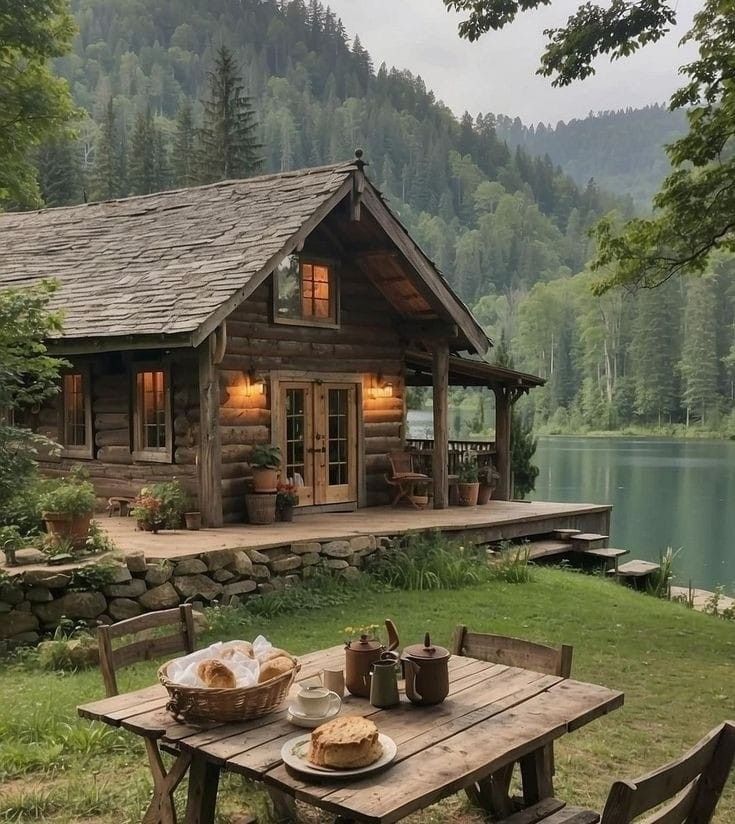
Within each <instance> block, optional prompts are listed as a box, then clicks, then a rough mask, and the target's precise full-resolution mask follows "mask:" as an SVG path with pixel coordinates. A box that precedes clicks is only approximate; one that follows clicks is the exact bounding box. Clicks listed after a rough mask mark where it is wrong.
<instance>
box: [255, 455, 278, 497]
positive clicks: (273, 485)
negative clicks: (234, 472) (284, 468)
mask: <svg viewBox="0 0 735 824" xmlns="http://www.w3.org/2000/svg"><path fill="white" fill-rule="evenodd" d="M250 467H251V469H252V471H253V491H254V492H256V493H257V492H276V491H277V484H278V470H279V469H280V467H281V450H280V449H279V448H278V447H277V446H273V444H258V445H257V446H256V447H255V448H254V449H253V454H252V455H251V456H250Z"/></svg>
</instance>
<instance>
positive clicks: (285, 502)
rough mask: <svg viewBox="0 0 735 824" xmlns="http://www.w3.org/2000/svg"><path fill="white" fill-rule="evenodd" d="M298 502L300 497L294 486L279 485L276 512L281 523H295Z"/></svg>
mask: <svg viewBox="0 0 735 824" xmlns="http://www.w3.org/2000/svg"><path fill="white" fill-rule="evenodd" d="M298 502H299V496H298V494H297V492H296V487H295V486H294V485H293V484H283V483H279V484H278V492H277V493H276V512H277V513H278V517H279V519H280V520H281V521H293V509H294V507H295V506H296V505H297V504H298Z"/></svg>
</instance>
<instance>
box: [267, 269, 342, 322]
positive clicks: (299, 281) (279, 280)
mask: <svg viewBox="0 0 735 824" xmlns="http://www.w3.org/2000/svg"><path fill="white" fill-rule="evenodd" d="M273 277H274V281H275V287H274V290H273V291H274V298H275V309H274V313H273V314H274V319H275V321H276V322H277V323H301V324H306V325H311V324H315V325H320V326H321V325H327V326H334V325H336V323H337V282H336V276H335V266H334V264H333V263H332V262H329V261H325V260H319V259H310V258H308V257H299V256H298V255H289V256H288V257H287V258H285V259H284V260H283V262H282V263H281V265H280V266H279V267H278V268H277V269H276V271H275V272H274V275H273Z"/></svg>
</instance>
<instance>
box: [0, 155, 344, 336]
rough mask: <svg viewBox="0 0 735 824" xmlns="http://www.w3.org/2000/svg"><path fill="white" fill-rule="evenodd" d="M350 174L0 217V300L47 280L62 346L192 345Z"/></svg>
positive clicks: (302, 174) (287, 176)
mask: <svg viewBox="0 0 735 824" xmlns="http://www.w3.org/2000/svg"><path fill="white" fill-rule="evenodd" d="M354 170H355V165H354V164H352V163H346V164H339V165H333V166H325V167H321V168H316V169H305V170H302V171H298V172H292V173H284V174H280V175H268V176H264V177H257V178H250V179H246V180H236V181H225V182H222V183H215V184H212V185H210V186H201V187H197V188H192V189H182V190H177V191H169V192H161V193H158V194H152V195H144V196H139V197H130V198H125V199H122V200H113V201H106V202H102V203H88V204H83V205H80V206H70V207H64V208H58V209H44V210H41V211H36V212H16V213H7V214H0V288H8V287H25V286H31V285H33V284H34V283H38V282H39V281H40V280H42V279H44V278H54V279H55V280H57V281H58V284H59V289H58V291H57V292H56V293H55V294H54V296H53V298H52V303H51V306H52V308H54V309H60V310H62V311H63V317H64V333H63V336H64V338H65V339H80V338H81V339H87V338H95V339H100V338H113V337H114V338H116V337H128V336H135V337H140V336H147V335H150V336H171V335H178V336H192V339H194V338H195V337H196V333H197V332H198V331H199V330H201V329H202V327H203V326H204V324H205V323H206V322H207V321H208V320H209V319H210V318H211V317H212V316H213V315H214V314H215V313H217V311H218V310H221V309H222V307H223V306H224V305H226V304H227V303H228V302H229V301H230V300H233V299H236V298H237V295H238V293H242V292H243V290H244V289H247V285H248V283H249V281H251V280H252V279H253V278H255V277H256V276H258V275H259V274H262V273H263V271H264V270H265V269H266V267H268V268H269V270H270V269H272V268H273V265H274V263H275V262H277V260H278V258H279V256H280V255H281V254H285V253H287V252H290V251H291V249H290V248H288V245H289V241H290V240H291V239H292V238H293V237H294V235H296V234H297V233H298V232H299V231H300V230H301V229H302V228H303V227H304V225H305V224H307V223H308V222H309V221H310V219H313V218H314V216H315V215H318V214H319V213H320V212H321V211H323V210H324V208H325V207H329V208H331V205H330V204H331V203H333V202H334V200H335V198H339V199H341V196H340V192H341V191H342V190H343V189H344V194H346V193H347V191H348V190H349V188H346V187H349V186H350V185H351V184H350V182H349V181H350V179H351V175H352V173H353V171H354ZM284 250H286V251H284ZM194 342H195V343H196V342H198V341H196V340H194Z"/></svg>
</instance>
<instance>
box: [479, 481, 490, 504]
mask: <svg viewBox="0 0 735 824" xmlns="http://www.w3.org/2000/svg"><path fill="white" fill-rule="evenodd" d="M492 496H493V487H491V486H490V485H489V484H480V491H479V492H478V493H477V505H478V506H484V505H485V504H486V503H487V502H488V501H489V500H490V498H492Z"/></svg>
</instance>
